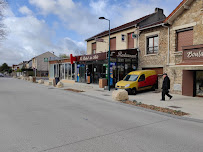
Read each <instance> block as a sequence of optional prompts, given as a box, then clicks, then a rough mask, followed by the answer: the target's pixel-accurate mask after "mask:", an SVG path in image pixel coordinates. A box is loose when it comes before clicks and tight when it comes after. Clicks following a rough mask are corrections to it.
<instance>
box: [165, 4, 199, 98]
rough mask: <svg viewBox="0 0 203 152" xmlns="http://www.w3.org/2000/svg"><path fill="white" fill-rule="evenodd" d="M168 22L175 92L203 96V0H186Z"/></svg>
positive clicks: (169, 71) (170, 74) (170, 72)
mask: <svg viewBox="0 0 203 152" xmlns="http://www.w3.org/2000/svg"><path fill="white" fill-rule="evenodd" d="M164 23H165V24H166V25H168V27H169V30H170V33H169V34H170V35H169V37H170V41H169V48H170V54H169V64H168V67H167V68H166V72H168V73H169V76H170V77H171V82H172V83H171V88H172V91H173V92H174V93H178V94H183V95H188V96H203V1H202V0H183V1H182V2H181V3H180V5H178V6H177V8H176V9H175V10H174V11H173V12H172V13H171V14H170V15H169V16H168V17H167V18H166V20H165V21H164Z"/></svg>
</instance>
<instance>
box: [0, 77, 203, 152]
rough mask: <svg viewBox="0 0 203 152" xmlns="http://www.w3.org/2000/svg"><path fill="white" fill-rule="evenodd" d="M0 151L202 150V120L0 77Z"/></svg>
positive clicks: (124, 151) (117, 151) (134, 151)
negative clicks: (157, 112) (180, 117)
mask: <svg viewBox="0 0 203 152" xmlns="http://www.w3.org/2000/svg"><path fill="white" fill-rule="evenodd" d="M0 151H1V152H203V123H198V122H193V121H187V120H181V119H176V118H171V117H167V116H164V115H160V114H156V113H152V112H148V111H144V110H141V109H137V108H136V107H132V106H128V105H124V104H121V103H118V102H110V101H105V100H100V99H94V98H91V97H88V96H83V95H81V94H79V93H72V92H68V91H64V90H58V89H52V87H47V86H44V85H39V84H34V83H30V82H27V81H23V80H18V79H13V78H0Z"/></svg>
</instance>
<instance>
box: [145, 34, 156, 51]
mask: <svg viewBox="0 0 203 152" xmlns="http://www.w3.org/2000/svg"><path fill="white" fill-rule="evenodd" d="M158 49H159V37H158V35H154V36H150V37H147V54H156V53H158Z"/></svg>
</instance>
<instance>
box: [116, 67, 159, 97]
mask: <svg viewBox="0 0 203 152" xmlns="http://www.w3.org/2000/svg"><path fill="white" fill-rule="evenodd" d="M157 78H158V77H157V74H156V71H154V70H140V71H133V72H130V73H128V74H127V75H126V76H125V78H124V79H123V80H122V81H119V82H117V83H116V86H115V89H116V90H117V89H125V90H126V91H128V94H136V92H137V91H141V90H147V89H155V88H156V86H157Z"/></svg>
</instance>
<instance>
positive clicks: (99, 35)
mask: <svg viewBox="0 0 203 152" xmlns="http://www.w3.org/2000/svg"><path fill="white" fill-rule="evenodd" d="M154 14H155V13H152V14H149V15H146V16H144V17H141V18H139V19H137V20H134V21H131V22H128V23H126V24H123V25H121V26H118V27H115V28H113V29H111V30H110V32H111V34H112V33H116V32H118V31H122V30H124V29H128V28H132V27H135V25H136V24H138V23H140V22H141V21H143V20H145V19H147V18H149V17H150V16H152V15H154ZM108 34H109V31H108V30H107V31H104V32H101V33H99V34H97V35H94V36H92V37H90V38H88V39H86V40H85V41H90V40H94V39H95V38H100V37H103V36H107V35H108Z"/></svg>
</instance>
